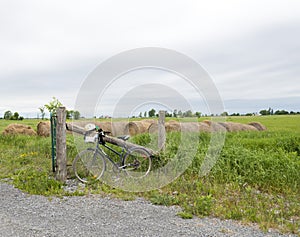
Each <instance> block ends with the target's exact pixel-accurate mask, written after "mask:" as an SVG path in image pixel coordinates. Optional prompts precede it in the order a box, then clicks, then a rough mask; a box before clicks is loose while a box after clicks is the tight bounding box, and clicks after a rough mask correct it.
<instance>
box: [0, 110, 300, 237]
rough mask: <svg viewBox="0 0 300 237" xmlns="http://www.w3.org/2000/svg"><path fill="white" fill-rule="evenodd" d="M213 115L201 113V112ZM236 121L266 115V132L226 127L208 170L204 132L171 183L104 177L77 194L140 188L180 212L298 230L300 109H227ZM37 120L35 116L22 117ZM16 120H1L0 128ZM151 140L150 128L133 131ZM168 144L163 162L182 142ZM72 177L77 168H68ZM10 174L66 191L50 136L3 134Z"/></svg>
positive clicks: (1, 163)
mask: <svg viewBox="0 0 300 237" xmlns="http://www.w3.org/2000/svg"><path fill="white" fill-rule="evenodd" d="M203 119H208V118H200V120H203ZM227 121H233V122H241V123H248V122H253V121H257V122H261V123H262V124H263V125H265V126H266V127H267V131H263V132H253V131H251V132H234V133H227V135H226V141H225V145H224V147H223V150H222V152H221V155H220V158H219V159H218V161H217V163H216V164H215V166H214V167H213V169H212V170H211V172H210V173H209V174H208V175H207V176H205V177H201V176H199V169H200V167H201V164H202V161H203V159H204V156H205V154H206V151H207V147H208V145H209V141H210V135H209V134H205V133H204V134H200V135H199V136H200V137H199V147H198V148H197V153H196V156H195V158H194V159H193V162H192V165H191V166H189V168H188V169H187V170H186V171H185V172H184V173H183V174H182V175H181V176H180V177H179V178H177V179H176V180H174V181H173V182H172V183H170V184H169V185H167V186H165V187H163V188H161V189H159V190H154V191H150V192H144V193H129V192H124V191H122V190H119V189H114V188H112V187H109V186H107V185H105V184H102V183H101V182H97V183H94V184H91V185H88V186H86V187H85V188H84V190H82V192H78V193H75V195H76V194H81V195H82V194H86V193H99V194H110V195H113V196H115V197H119V198H123V199H125V200H132V199H134V198H135V197H136V196H142V197H145V198H147V199H149V200H150V201H151V202H152V203H154V204H156V205H167V206H168V205H179V206H181V207H182V212H180V213H178V216H181V217H182V218H192V217H193V216H194V215H196V216H199V217H203V216H214V217H219V218H222V219H235V220H240V221H242V222H245V223H249V222H253V223H258V224H259V226H260V227H261V229H263V230H266V231H267V230H268V229H269V228H276V229H278V230H280V231H281V232H290V233H296V234H299V230H300V202H299V200H300V126H299V125H300V116H299V115H295V116H294V115H293V116H255V117H240V116H238V117H228V118H227ZM19 122H21V123H23V124H27V125H30V126H32V127H33V128H36V125H37V123H38V121H37V120H23V121H18V123H19ZM9 123H11V121H5V120H0V133H1V132H2V131H3V130H4V128H5V126H7V125H8V124H9ZM131 141H133V142H135V143H138V144H142V145H147V144H149V141H151V139H150V137H149V135H145V134H144V135H138V136H136V137H133V138H132V140H131ZM167 141H168V143H167V148H166V152H165V153H164V154H161V155H160V156H159V157H157V158H156V159H155V161H154V167H161V166H162V165H163V164H165V163H166V162H167V161H168V160H169V159H170V158H171V157H172V156H173V155H174V154H176V152H177V150H178V146H177V144H179V143H180V138H179V134H178V133H170V134H168V137H167ZM67 147H68V163H69V164H71V162H72V159H73V158H74V156H75V155H76V153H77V149H76V146H75V145H74V141H73V137H72V136H70V135H68V136H67ZM69 175H70V177H73V174H72V172H70V173H69ZM3 178H10V179H12V180H13V183H14V185H15V186H17V187H18V188H20V189H22V190H24V191H26V192H28V193H34V194H42V195H68V194H67V193H65V192H64V191H63V189H62V186H63V184H61V183H59V182H57V181H56V180H55V179H54V177H53V174H52V172H51V143H50V139H49V138H40V137H27V136H3V135H0V179H3Z"/></svg>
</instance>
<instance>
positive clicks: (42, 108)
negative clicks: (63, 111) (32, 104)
mask: <svg viewBox="0 0 300 237" xmlns="http://www.w3.org/2000/svg"><path fill="white" fill-rule="evenodd" d="M39 110H40V112H41V115H42V119H44V118H45V106H41V107H39Z"/></svg>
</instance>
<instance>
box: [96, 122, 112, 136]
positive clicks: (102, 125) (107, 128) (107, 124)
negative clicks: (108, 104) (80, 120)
mask: <svg viewBox="0 0 300 237" xmlns="http://www.w3.org/2000/svg"><path fill="white" fill-rule="evenodd" d="M95 124H96V125H97V126H98V127H99V128H101V129H102V130H103V131H107V132H111V133H112V123H111V122H96V123H95Z"/></svg>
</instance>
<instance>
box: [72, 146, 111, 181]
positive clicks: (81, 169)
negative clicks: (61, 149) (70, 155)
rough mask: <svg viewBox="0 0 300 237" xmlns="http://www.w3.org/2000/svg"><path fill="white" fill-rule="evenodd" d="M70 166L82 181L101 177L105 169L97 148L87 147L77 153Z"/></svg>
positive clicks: (103, 160)
mask: <svg viewBox="0 0 300 237" xmlns="http://www.w3.org/2000/svg"><path fill="white" fill-rule="evenodd" d="M72 166H73V171H74V173H75V176H76V177H77V178H78V179H79V180H80V181H81V182H82V183H88V182H92V181H95V180H99V179H100V178H101V176H102V175H103V173H104V171H105V168H106V163H105V159H104V158H103V157H102V156H101V154H100V153H99V152H98V151H97V150H95V149H92V148H88V149H86V150H83V151H81V152H80V153H78V155H77V156H76V157H75V159H74V161H73V165H72Z"/></svg>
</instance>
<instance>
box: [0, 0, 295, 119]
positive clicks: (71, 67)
mask: <svg viewBox="0 0 300 237" xmlns="http://www.w3.org/2000/svg"><path fill="white" fill-rule="evenodd" d="M299 25H300V2H299V1H297V0H290V1H288V2H283V1H280V0H272V1H271V0H267V1H250V0H247V1H226V2H225V1H224V2H223V1H217V0H212V1H190V2H184V1H174V0H173V1H156V0H154V1H151V2H147V3H146V2H144V1H143V2H141V1H136V0H128V1H126V2H125V1H117V2H116V1H108V0H102V1H85V2H84V3H83V2H74V1H69V0H67V1H63V2H61V1H60V2H59V1H48V0H45V1H43V2H40V1H35V0H28V1H26V2H24V1H18V0H15V1H9V0H3V1H1V3H0V34H1V38H0V52H1V54H0V60H1V64H0V83H1V85H3V86H2V87H1V88H0V101H1V104H0V116H1V113H2V111H5V110H8V109H11V108H12V109H13V110H16V111H20V112H24V113H31V114H35V113H36V112H34V111H36V110H37V107H39V106H40V105H41V104H44V103H46V102H48V101H49V100H50V99H51V97H52V96H56V97H57V98H59V99H60V100H61V101H62V102H64V103H65V104H66V105H67V106H68V107H72V106H73V105H74V101H75V100H76V93H77V92H78V90H79V89H80V85H81V83H82V82H83V80H84V79H85V77H86V76H87V74H88V73H89V72H90V71H92V70H93V69H94V68H95V67H96V66H97V64H99V63H101V62H102V61H104V60H105V59H107V58H109V57H111V56H113V55H115V54H117V53H119V52H121V51H124V50H128V49H132V48H138V47H148V46H155V47H165V48H170V49H174V50H177V51H178V52H182V53H184V54H186V55H188V56H190V57H192V58H194V59H195V60H196V61H198V62H199V63H200V64H201V65H203V66H204V67H205V68H206V69H207V71H208V72H209V73H210V74H211V75H212V76H213V78H214V81H215V84H216V85H217V87H218V89H219V91H220V93H221V95H222V97H223V99H224V100H229V99H239V98H242V99H250V98H262V99H264V98H265V99H266V98H278V97H284V96H287V95H288V96H298V97H300V94H299V93H300V88H299V87H300V84H299V73H300V71H299V70H300V67H299V64H300V56H299V55H300V52H299V51H300V43H299V42H300V32H299V30H298V29H299ZM158 78H160V80H164V81H165V83H170V81H169V78H168V76H164V77H159V76H158ZM162 78H163V79H162ZM172 83H173V84H174V85H175V84H176V85H177V87H181V90H182V93H183V94H189V93H190V91H192V90H191V88H189V87H187V86H184V85H182V84H180V83H179V82H178V81H176V83H175V81H172ZM172 83H171V84H172ZM129 89H130V88H129ZM115 93H118V92H117V91H116V92H115ZM119 94H120V93H119ZM190 94H191V93H190ZM190 98H191V99H192V98H193V96H191V95H190ZM193 99H194V98H193Z"/></svg>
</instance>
